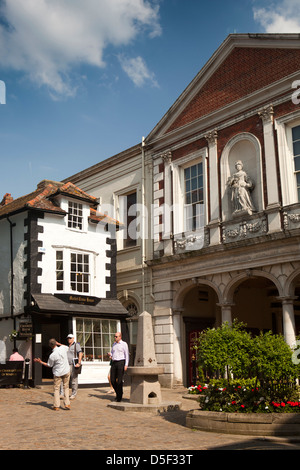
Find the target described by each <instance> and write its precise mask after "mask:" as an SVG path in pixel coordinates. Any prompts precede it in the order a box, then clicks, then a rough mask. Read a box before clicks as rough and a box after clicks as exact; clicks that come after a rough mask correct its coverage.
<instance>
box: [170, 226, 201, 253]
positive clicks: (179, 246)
mask: <svg viewBox="0 0 300 470" xmlns="http://www.w3.org/2000/svg"><path fill="white" fill-rule="evenodd" d="M208 245H209V231H208V230H207V229H206V228H204V229H203V230H201V231H197V232H195V233H193V234H191V235H187V236H186V237H184V235H183V237H182V238H176V237H174V250H175V253H177V252H179V251H191V250H200V249H202V248H203V247H204V246H208Z"/></svg>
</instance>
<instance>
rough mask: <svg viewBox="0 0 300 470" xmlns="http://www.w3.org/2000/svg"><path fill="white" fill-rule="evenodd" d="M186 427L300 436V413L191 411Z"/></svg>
mask: <svg viewBox="0 0 300 470" xmlns="http://www.w3.org/2000/svg"><path fill="white" fill-rule="evenodd" d="M186 426H187V427H189V428H192V429H198V430H200V431H206V432H207V431H210V432H217V433H224V434H240V435H241V434H242V435H247V436H300V413H282V414H281V413H222V412H220V413H219V412H215V411H201V410H199V409H197V410H191V411H189V412H188V414H187V417H186Z"/></svg>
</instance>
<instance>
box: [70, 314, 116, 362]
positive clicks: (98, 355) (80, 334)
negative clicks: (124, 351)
mask: <svg viewBox="0 0 300 470" xmlns="http://www.w3.org/2000/svg"><path fill="white" fill-rule="evenodd" d="M117 331H120V323H119V321H118V320H106V319H101V320H100V319H96V318H76V340H77V342H78V343H80V346H81V349H82V351H83V360H84V361H95V362H108V361H109V360H110V358H109V355H108V353H109V352H110V351H111V347H112V345H113V343H114V334H115V333H116V332H117Z"/></svg>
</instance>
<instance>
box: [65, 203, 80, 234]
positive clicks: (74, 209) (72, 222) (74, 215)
mask: <svg viewBox="0 0 300 470" xmlns="http://www.w3.org/2000/svg"><path fill="white" fill-rule="evenodd" d="M68 228H73V229H76V230H82V229H83V212H82V204H80V203H78V202H71V201H69V202H68Z"/></svg>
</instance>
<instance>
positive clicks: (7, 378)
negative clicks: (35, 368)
mask: <svg viewBox="0 0 300 470" xmlns="http://www.w3.org/2000/svg"><path fill="white" fill-rule="evenodd" d="M23 368H24V361H8V362H6V364H0V386H2V385H16V384H20V383H21V382H22V377H23Z"/></svg>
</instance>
